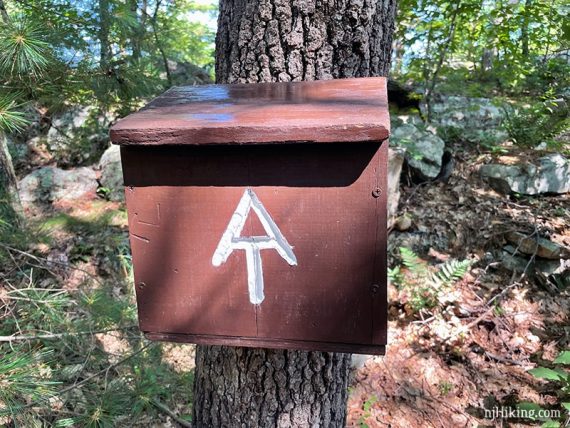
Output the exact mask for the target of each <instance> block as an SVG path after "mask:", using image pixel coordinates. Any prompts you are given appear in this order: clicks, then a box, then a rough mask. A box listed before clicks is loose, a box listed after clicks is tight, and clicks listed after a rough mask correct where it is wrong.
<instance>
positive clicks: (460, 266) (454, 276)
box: [431, 259, 471, 286]
mask: <svg viewBox="0 0 570 428" xmlns="http://www.w3.org/2000/svg"><path fill="white" fill-rule="evenodd" d="M470 266H471V261H470V260H453V259H452V260H448V261H447V262H445V263H444V264H443V265H442V266H441V267H440V268H439V270H438V271H437V272H436V273H435V274H433V275H432V278H431V279H432V281H433V282H434V283H436V284H438V285H444V286H447V285H451V284H453V283H454V282H456V281H459V280H461V279H463V277H464V276H465V274H466V273H467V271H468V270H469V267H470Z"/></svg>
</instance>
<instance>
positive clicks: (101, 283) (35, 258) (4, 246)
mask: <svg viewBox="0 0 570 428" xmlns="http://www.w3.org/2000/svg"><path fill="white" fill-rule="evenodd" d="M0 247H2V248H5V249H6V250H8V253H9V254H10V251H14V252H16V253H19V254H21V255H23V256H26V257H29V258H31V259H33V260H36V261H37V262H39V263H44V264H45V265H47V266H49V264H54V265H59V266H62V267H64V268H66V269H71V270H76V271H79V272H83V273H84V274H86V275H87V276H89V277H90V278H91V279H93V280H94V281H95V282H97V283H98V284H99V285H104V284H103V282H102V281H101V280H100V279H99V278H98V277H97V276H96V275H93V274H92V273H91V272H89V271H88V270H85V269H81V268H79V267H77V266H73V265H72V264H70V263H65V262H58V261H57V260H48V259H47V258H45V257H40V256H36V255H34V254H31V253H28V252H26V251H22V250H19V249H17V248H14V247H12V246H10V245H6V244H4V243H3V242H0ZM10 257H12V256H11V255H10ZM45 265H40V266H36V267H39V268H41V269H45V270H47V271H48V272H49V273H51V274H52V275H53V276H57V275H56V274H55V273H54V272H52V271H51V270H49V268H48V267H47V266H45Z"/></svg>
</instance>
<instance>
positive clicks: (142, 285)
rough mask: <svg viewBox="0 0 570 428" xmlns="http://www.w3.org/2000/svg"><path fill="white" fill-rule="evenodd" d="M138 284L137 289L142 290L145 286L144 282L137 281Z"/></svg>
mask: <svg viewBox="0 0 570 428" xmlns="http://www.w3.org/2000/svg"><path fill="white" fill-rule="evenodd" d="M138 286H139V290H143V289H144V288H145V287H146V284H145V283H144V282H139V284H138Z"/></svg>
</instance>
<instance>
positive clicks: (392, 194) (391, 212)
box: [388, 147, 406, 228]
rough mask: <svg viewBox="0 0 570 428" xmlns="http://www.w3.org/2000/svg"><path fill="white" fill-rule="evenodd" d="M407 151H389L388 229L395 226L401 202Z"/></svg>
mask: <svg viewBox="0 0 570 428" xmlns="http://www.w3.org/2000/svg"><path fill="white" fill-rule="evenodd" d="M405 153H406V151H405V150H404V149H402V148H398V147H396V148H392V147H390V148H389V149H388V228H391V227H392V226H393V225H394V221H395V220H396V214H397V212H398V203H399V202H400V175H401V174H402V165H403V164H404V156H405Z"/></svg>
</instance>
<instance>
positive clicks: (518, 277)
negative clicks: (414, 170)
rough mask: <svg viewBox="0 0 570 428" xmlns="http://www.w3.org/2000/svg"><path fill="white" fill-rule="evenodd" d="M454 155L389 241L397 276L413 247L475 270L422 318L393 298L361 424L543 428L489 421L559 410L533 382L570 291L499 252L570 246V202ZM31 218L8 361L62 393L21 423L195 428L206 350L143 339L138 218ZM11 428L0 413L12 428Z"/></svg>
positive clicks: (356, 393)
mask: <svg viewBox="0 0 570 428" xmlns="http://www.w3.org/2000/svg"><path fill="white" fill-rule="evenodd" d="M533 156H534V154H533ZM536 156H538V154H536ZM454 157H455V160H456V166H455V169H454V171H453V174H452V176H451V178H450V179H449V181H448V182H447V183H428V184H423V185H419V186H414V185H412V186H408V187H406V186H404V187H403V188H402V195H401V200H400V208H399V213H400V215H405V216H407V217H408V218H409V219H410V220H411V226H410V227H409V228H408V229H407V230H406V231H405V232H399V231H396V230H394V231H392V232H391V234H390V237H389V265H390V266H391V267H392V268H393V267H395V266H397V265H399V264H401V260H400V253H399V248H400V247H407V248H410V249H413V251H415V252H416V254H417V255H418V256H419V257H420V258H421V259H422V260H423V262H422V263H425V266H428V268H429V269H432V268H433V267H434V266H437V265H438V264H441V263H443V262H445V261H447V260H449V259H456V260H470V261H471V262H472V263H471V265H470V268H469V271H468V272H467V273H466V274H465V275H464V277H463V278H462V279H461V280H460V281H457V282H455V283H454V284H453V286H451V287H449V288H447V289H445V290H444V291H442V293H441V294H440V295H438V299H437V303H436V304H435V305H431V306H430V305H426V307H423V308H420V310H418V309H417V308H416V309H413V308H411V307H410V305H409V302H408V303H406V299H407V298H406V296H408V295H409V290H406V284H407V283H406V281H404V282H403V284H404V285H400V286H398V287H396V286H395V285H393V284H391V285H390V288H389V300H390V303H389V345H388V348H387V353H386V355H385V356H383V357H371V358H368V359H367V360H366V362H365V363H364V365H363V366H362V367H360V368H357V369H355V370H354V372H353V376H352V381H351V386H350V398H349V416H348V425H349V426H357V427H366V426H368V427H382V426H390V427H458V426H465V427H474V426H513V427H514V426H537V425H539V424H540V423H542V422H541V421H537V420H535V421H533V420H530V419H522V418H519V419H512V418H511V419H508V420H502V419H500V418H499V419H495V420H493V419H492V418H491V417H489V415H487V417H486V415H485V410H484V409H488V410H489V409H499V410H500V409H501V408H503V409H505V408H514V407H515V406H516V405H517V403H521V402H530V403H536V404H539V405H541V406H543V407H545V408H554V409H559V408H560V407H557V406H559V404H556V403H559V397H557V395H558V394H559V392H560V391H559V387H557V386H556V384H553V383H547V382H544V381H540V380H537V379H536V378H534V377H533V376H532V375H530V374H528V373H527V372H528V370H529V369H531V368H535V367H537V366H546V367H551V366H552V361H553V359H554V358H555V357H556V356H557V355H558V353H559V351H561V350H563V349H568V348H570V322H569V317H570V290H569V289H563V288H559V287H557V286H556V285H555V284H552V283H550V282H549V281H546V280H545V279H544V278H542V279H541V278H540V277H539V276H536V275H534V273H533V269H532V264H531V263H530V262H532V260H531V259H533V258H534V257H533V256H532V255H531V256H530V258H529V264H528V265H527V266H526V267H528V268H529V269H526V272H520V271H514V272H513V271H512V270H509V269H506V268H505V267H504V266H503V263H502V262H501V260H500V254H501V252H502V248H503V247H504V245H505V243H506V242H505V238H504V236H505V234H506V233H508V232H509V231H519V232H522V233H524V234H525V235H528V236H533V234H534V235H536V234H538V235H540V236H543V237H547V238H549V239H551V240H552V241H554V242H558V243H559V244H563V245H566V246H570V229H569V228H568V224H570V210H569V208H568V207H569V206H570V195H566V196H541V197H533V198H530V197H508V196H505V195H501V194H498V193H496V192H495V191H493V190H491V189H490V188H489V187H488V185H487V184H485V183H483V182H482V181H481V180H480V179H479V176H478V173H477V170H478V167H479V166H480V165H482V164H484V163H486V162H488V161H490V160H491V158H492V157H493V155H491V154H490V153H481V152H479V151H478V150H477V148H475V147H473V148H470V149H465V148H459V147H457V148H456V149H455V150H454ZM28 215H29V216H30V218H31V222H32V223H33V224H34V225H35V226H34V227H35V229H34V230H36V231H37V233H35V232H34V233H33V234H31V235H30V236H26V237H25V244H22V243H20V244H15V243H8V244H6V243H2V245H3V247H2V249H3V251H4V253H5V254H7V255H8V256H9V259H8V261H9V262H8V263H5V264H4V265H3V266H2V267H1V268H0V274H2V276H3V279H4V281H0V309H1V311H0V321H1V322H0V326H1V327H0V334H2V335H18V336H19V337H20V338H21V339H22V340H21V341H17V342H13V343H15V344H17V345H18V346H19V347H17V348H14V347H11V349H10V348H9V347H8V344H7V343H8V342H5V343H4V344H2V345H1V346H2V347H1V348H0V350H3V351H4V352H6V353H7V352H13V353H22V352H28V351H29V352H35V351H36V350H38V349H40V348H41V349H45V350H47V351H49V353H50V355H51V357H49V358H48V359H47V360H46V361H47V362H46V361H43V362H42V365H41V367H44V369H45V366H46V365H47V367H49V369H50V370H51V371H50V373H54V377H55V379H56V380H57V381H58V382H59V384H58V385H57V387H55V388H53V387H52V388H53V393H51V394H50V399H49V402H48V403H45V402H42V401H41V399H40V398H37V400H38V401H37V402H36V401H34V400H35V399H36V398H34V397H32V396H31V395H28V396H22V398H21V400H22V401H23V402H24V403H25V405H26V409H28V410H30V409H31V410H33V413H32V414H30V415H28V416H26V417H29V418H30V419H20V422H22V421H24V422H25V421H27V420H38V419H39V420H42V421H44V422H48V423H50V424H51V423H54V422H56V421H59V423H60V426H71V425H73V424H76V425H77V426H83V425H84V424H87V422H89V421H93V420H95V419H97V418H100V419H101V420H104V419H105V417H107V418H108V421H111V422H110V423H111V426H141V427H142V426H178V425H179V424H182V425H184V424H187V421H188V419H189V415H190V414H191V402H192V397H191V387H190V384H191V381H192V376H193V369H194V359H193V355H194V353H193V347H192V346H190V345H174V344H157V343H152V344H149V342H148V341H146V340H145V339H143V338H142V337H141V335H140V333H138V330H137V328H136V313H135V309H134V308H135V306H134V297H133V290H132V284H131V280H130V276H131V272H130V269H131V268H130V262H129V251H128V233H127V223H126V214H125V210H124V207H123V206H122V205H121V204H120V203H117V202H110V201H106V200H103V199H97V198H96V197H95V196H94V197H93V198H92V199H90V200H83V201H75V202H74V203H73V204H68V205H57V204H56V205H54V204H52V205H50V206H46V207H44V208H43V209H40V210H35V211H34V212H32V211H30V212H28ZM524 270H525V269H523V271H524ZM404 274H405V269H404ZM408 282H409V283H410V284H408V285H409V286H413V285H414V284H413V283H412V282H413V281H412V280H410V281H408ZM30 293H34V294H30ZM407 293H408V294H407ZM56 297H57V298H56ZM62 332H70V333H71V334H69V335H67V333H64V335H63V336H57V334H59V333H62ZM54 333H55V334H56V336H54V337H50V335H53V334H54ZM77 333H80V334H77ZM41 335H45V337H41ZM24 336H32V337H31V338H30V337H24ZM54 339H55V340H54ZM10 344H12V343H10ZM6 355H9V354H6ZM1 358H2V357H0V360H1ZM42 358H43V357H42ZM33 364H35V363H33ZM33 364H32V365H33ZM44 371H45V370H44ZM38 373H40V375H41V373H43V372H42V371H41V370H39V372H38ZM117 391H120V394H118V393H117ZM173 391H176V392H175V393H173ZM113 394H114V395H113ZM117 397H119V398H117ZM2 400H4V401H6V400H7V398H6V397H5V396H3V395H2V393H1V392H0V403H1V402H2ZM30 400H31V401H30ZM133 411H135V412H138V415H139V416H138V417H135V418H133V417H132V412H133ZM24 413H25V412H21V415H20V416H21V417H24V416H22V415H24ZM129 415H131V416H129ZM10 419H11V418H10V417H7V418H5V419H4V420H2V418H1V415H0V426H1V425H2V422H8V421H9V420H10ZM66 424H67V425H66ZM117 424H119V425H117ZM24 426H26V425H25V424H24Z"/></svg>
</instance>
